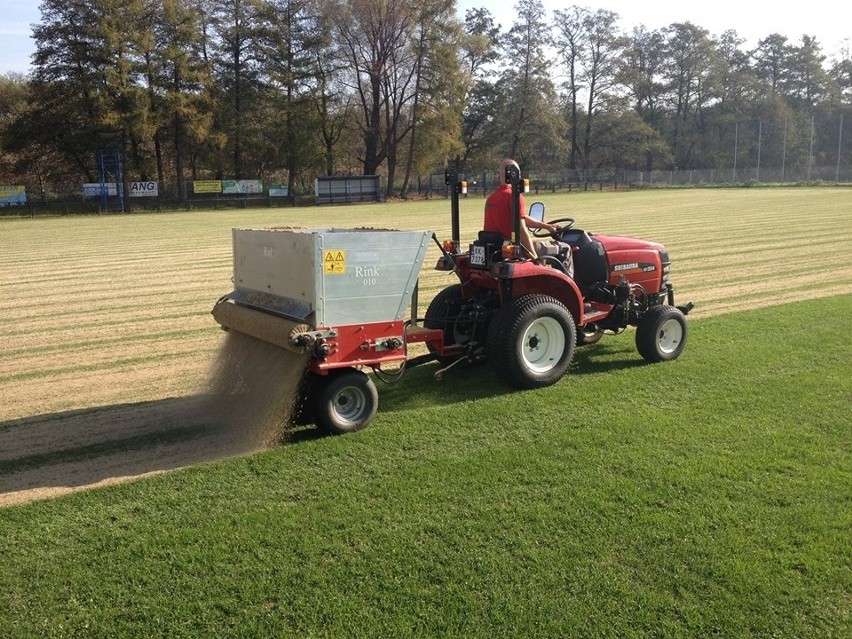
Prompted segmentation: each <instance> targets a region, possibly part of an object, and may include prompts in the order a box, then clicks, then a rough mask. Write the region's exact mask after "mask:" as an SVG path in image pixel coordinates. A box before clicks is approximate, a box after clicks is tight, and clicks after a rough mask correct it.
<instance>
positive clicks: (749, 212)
mask: <svg viewBox="0 0 852 639" xmlns="http://www.w3.org/2000/svg"><path fill="white" fill-rule="evenodd" d="M541 199H542V200H543V201H545V203H546V204H547V206H548V217H549V218H554V217H562V216H565V215H572V216H574V217H577V218H578V221H579V225H581V226H582V227H584V228H588V229H593V230H598V231H601V232H608V233H623V234H631V235H638V236H642V237H648V238H650V239H657V240H659V241H662V242H664V243H665V244H666V245H667V247H668V249H669V251H670V253H671V255H672V258H673V260H674V264H673V274H672V281H673V282H674V284H675V286H676V289H677V293H678V299H679V301H686V300H687V299H692V300H693V301H695V302H696V303H697V304H698V307H697V308H696V311H695V314H694V316H690V337H689V344H688V346H687V349H686V351H685V352H684V354H683V356H682V357H681V358H680V359H678V360H677V361H675V362H671V363H666V364H658V365H645V364H644V363H643V362H642V360H641V359H640V358H639V356H638V355H637V353H636V351H635V347H634V344H633V339H632V334H631V333H630V332H628V333H627V334H625V335H621V336H612V337H605V338H604V340H603V341H602V342H601V343H600V344H598V345H597V346H594V347H589V348H586V349H580V350H579V351H578V353H577V355H576V357H575V361H574V364H573V365H572V368H571V371H570V372H569V374H568V375H567V376H566V377H565V378H564V379H563V380H562V381H561V382H559V383H558V384H556V385H555V386H552V387H549V388H546V389H540V390H536V391H530V392H514V391H510V390H507V389H506V388H505V387H504V386H502V385H501V384H499V383H498V382H497V381H496V379H495V377H494V376H493V374H492V373H491V371H490V370H489V369H488V368H487V367H485V368H481V369H468V370H464V371H461V372H459V373H458V374H456V375H450V376H448V377H447V378H446V379H445V381H444V382H441V383H437V382H435V381H434V380H433V379H432V375H433V373H434V371H435V370H436V367H434V366H424V367H421V368H417V369H414V370H412V371H410V372H408V373H407V374H406V375H405V377H404V378H403V379H402V381H401V382H400V383H398V384H396V385H391V386H388V385H381V384H380V385H379V397H380V408H379V414H378V416H377V418H376V420H375V421H374V422H373V424H372V425H371V426H370V427H369V428H367V429H366V430H365V431H363V432H361V433H357V434H355V435H350V436H345V437H339V438H318V437H316V435H315V433H314V432H313V431H312V430H311V429H305V430H294V431H292V432H291V434H290V436H289V437H288V439H287V440H286V442H285V443H284V444H283V445H281V446H280V447H276V448H273V449H270V450H267V451H264V452H260V453H257V454H254V455H251V456H247V457H241V458H237V459H230V460H224V461H211V462H207V463H202V464H198V465H194V466H192V467H189V468H185V469H183V470H178V471H176V472H171V473H168V474H161V475H157V476H154V477H148V478H145V479H141V480H139V481H135V482H132V483H124V484H120V485H114V486H109V487H105V488H98V489H93V490H87V491H83V492H77V493H75V494H72V495H67V496H64V497H61V498H57V499H50V500H44V501H37V502H34V503H30V504H26V505H17V506H12V507H8V508H4V509H0V553H2V557H3V562H2V566H1V567H0V592H2V593H4V596H3V597H0V636H9V637H40V638H41V637H140V636H144V637H210V636H216V637H273V636H274V637H285V636H286V637H379V636H384V637H465V638H467V637H495V636H508V637H684V638H687V637H689V638H692V637H725V638H727V637H743V638H745V637H789V638H791V639H793V638H796V639H798V638H804V637H813V638H815V639H816V638H824V637H837V638H841V637H848V636H850V633H852V623H850V612H852V599H850V594H849V593H850V592H852V571H850V568H852V544H850V538H852V534H850V533H852V503H850V502H852V464H851V463H850V461H852V460H851V459H850V452H851V451H850V443H852V437H850V434H852V418H850V415H852V412H850V409H852V331H850V328H849V320H848V318H849V316H850V313H852V284H850V280H849V278H848V272H849V271H850V267H852V218H850V215H852V192H850V191H845V190H839V189H783V190H782V189H777V190H775V189H760V190H757V189H755V190H749V191H688V192H686V191H675V192H662V193H661V192H653V193H650V192H649V193H646V192H640V193H625V194H622V193H616V194H592V193H589V194H581V195H560V196H549V197H544V196H542V198H541ZM481 204H482V202H481V201H471V200H468V201H467V202H464V203H463V208H462V213H463V235H467V236H468V237H469V236H472V234H473V231H474V230H475V228H476V227H477V226H478V224H479V222H480V220H481ZM447 210H448V207H447V204H446V202H445V201H433V202H420V203H415V204H387V205H382V206H354V207H334V208H329V207H325V208H319V207H318V208H316V209H296V210H293V211H290V210H263V211H234V212H216V213H193V214H183V215H178V214H175V215H172V214H168V215H139V216H136V215H134V216H122V217H108V218H107V217H103V218H95V217H93V218H83V219H53V220H32V221H30V220H13V221H3V222H0V249H2V250H0V269H2V272H3V280H2V290H3V295H2V300H0V340H2V343H3V345H4V346H3V350H2V352H0V366H2V368H0V393H2V398H3V400H2V406H0V442H4V443H8V447H7V449H6V450H4V449H3V447H2V446H0V495H2V493H4V492H7V491H10V490H15V489H22V488H24V487H25V486H24V484H23V483H21V484H19V483H16V482H17V481H18V479H17V478H18V477H19V475H21V474H26V473H29V475H27V476H28V477H32V476H33V475H32V471H33V469H34V468H36V469H38V470H40V471H42V473H43V475H42V477H43V480H42V483H43V486H44V487H57V486H58V484H60V483H61V482H59V481H58V479H57V476H58V475H57V476H51V472H52V470H53V469H57V472H58V470H59V468H60V467H62V466H67V465H68V464H72V465H73V463H74V462H75V461H77V462H79V461H80V460H83V461H85V462H86V468H87V469H88V470H89V471H92V472H94V476H95V477H96V478H98V479H103V478H106V477H107V476H108V473H106V472H103V473H102V474H100V475H98V474H97V472H96V471H97V469H98V468H106V467H108V461H109V459H111V458H112V456H113V455H114V454H115V453H116V452H117V451H116V445H114V444H111V440H109V439H108V438H105V437H104V436H103V434H104V433H112V432H113V430H112V429H113V428H115V427H116V425H119V426H121V427H122V428H126V429H127V431H128V432H127V434H126V437H124V439H121V440H119V441H120V445H121V446H126V447H131V448H132V447H134V446H135V447H138V448H145V449H146V450H149V451H152V455H151V458H152V459H153V458H156V457H157V454H158V451H160V450H161V448H162V450H165V449H166V448H167V447H168V446H169V445H170V444H171V443H172V440H171V439H170V437H171V438H175V437H178V436H179V437H183V438H184V439H186V440H188V441H189V443H190V444H191V443H192V441H193V438H194V437H200V433H201V431H202V430H203V427H204V424H203V423H194V424H193V423H189V424H188V423H183V421H187V420H188V421H190V422H191V416H189V417H187V415H186V414H185V413H181V412H180V411H173V410H172V408H173V407H174V406H175V405H176V404H182V403H183V402H184V401H185V400H186V398H187V397H191V396H192V395H193V394H194V393H197V392H198V391H199V378H200V377H203V372H204V371H205V369H206V366H207V365H208V364H209V361H210V359H211V358H212V357H213V356H214V355H215V353H216V351H217V349H218V348H219V345H220V344H221V341H220V340H221V334H220V332H219V331H218V329H217V328H216V327H215V325H214V324H213V322H212V319H211V318H210V317H209V309H210V307H211V306H212V303H213V302H214V301H215V299H216V298H217V297H218V296H219V295H221V294H223V293H225V292H227V291H228V290H230V289H229V285H230V282H229V277H230V234H229V229H230V228H231V227H232V226H262V225H310V226H324V225H328V226H379V225H381V226H398V227H400V228H432V229H434V230H436V231H437V232H438V233H439V235H444V234H448V228H449V219H448V218H449V216H448V212H447ZM446 277H447V276H445V275H439V274H436V273H433V272H424V275H423V278H422V288H423V291H424V292H423V296H422V298H421V303H422V304H425V301H426V300H428V298H429V296H430V294H434V292H436V291H437V290H439V289H440V288H442V287H443V286H444V285H446V284H449V283H451V280H446V279H445V278H446ZM750 307H755V308H750ZM152 415H166V416H169V417H170V418H171V419H175V420H176V421H177V420H178V418H179V419H180V420H183V421H182V422H181V423H173V424H164V426H167V427H168V428H164V430H163V431H162V432H159V431H157V432H149V431H135V430H133V429H134V424H135V423H136V422H137V421H140V420H142V419H148V420H149V421H150V420H151V419H152V417H151V416H152ZM187 426H191V428H187ZM27 429H31V430H32V431H33V432H36V431H38V437H35V435H34V436H33V437H34V439H33V445H32V447H31V449H27V448H26V446H27V441H26V434H27ZM69 431H73V432H69ZM12 434H14V436H15V437H16V438H18V437H20V438H23V440H22V441H16V442H12V441H11V440H10V439H9V438H10V437H11V436H12ZM51 435H55V438H56V440H57V441H59V440H62V441H67V444H65V445H63V446H64V447H62V446H59V447H57V446H51V445H45V446H44V448H39V446H41V445H43V444H45V442H48V441H50V437H51ZM4 436H6V439H5V440H4V439H3V438H4ZM87 438H88V439H87ZM15 446H17V450H18V451H19V453H20V451H25V452H26V454H11V453H9V452H7V451H8V450H12V449H13V448H14V447H15ZM80 467H81V466H77V468H80ZM167 468H169V466H167V465H160V466H158V465H157V464H156V463H151V464H149V465H147V466H145V467H144V468H142V469H141V470H143V471H152V470H163V469H167ZM138 470H140V469H134V471H133V472H128V474H135V473H136V471H138ZM63 481H67V483H68V485H69V486H72V487H73V486H74V485H75V482H76V485H77V487H79V486H81V485H84V484H86V483H87V481H83V480H82V479H79V478H78V479H76V480H75V479H74V478H73V477H69V476H65V479H63ZM63 485H64V484H63Z"/></svg>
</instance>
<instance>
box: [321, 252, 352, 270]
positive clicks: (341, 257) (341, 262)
mask: <svg viewBox="0 0 852 639" xmlns="http://www.w3.org/2000/svg"><path fill="white" fill-rule="evenodd" d="M322 263H323V270H324V271H325V274H326V275H343V274H344V273H345V272H346V251H341V250H340V249H335V250H332V251H323V252H322Z"/></svg>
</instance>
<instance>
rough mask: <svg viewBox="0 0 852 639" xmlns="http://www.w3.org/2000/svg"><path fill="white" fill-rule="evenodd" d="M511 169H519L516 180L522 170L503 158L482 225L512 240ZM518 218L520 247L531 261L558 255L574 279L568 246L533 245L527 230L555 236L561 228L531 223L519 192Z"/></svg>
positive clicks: (532, 221) (556, 242)
mask: <svg viewBox="0 0 852 639" xmlns="http://www.w3.org/2000/svg"><path fill="white" fill-rule="evenodd" d="M507 166H514V167H515V168H516V169H517V170H518V177H520V175H521V168H520V167H519V166H518V163H517V162H515V161H514V160H512V159H511V158H506V159H504V160H503V161H502V162H500V170H499V173H498V175H499V177H500V184H499V185H498V186H497V188H496V189H494V192H493V193H491V195H489V196H488V199H487V200H485V222H484V224H483V227H482V228H483V230H485V231H496V232H498V233H501V234H502V235H503V237H504V238H505V239H507V240H510V239H512V185H511V184H507V183H506V167H507ZM519 213H520V216H521V237H520V240H521V246H523V247H524V249H525V250H526V251H527V252H528V253H529V255H530V257H532V259H536V258H537V257H539V256H541V255H553V256H558V257H559V259H560V260H562V261H563V263H564V264H565V266H566V270H567V272H568V275H569V276H573V273H574V265H573V263H572V259H571V247H570V246H569V245H568V244H565V243H564V242H559V241H558V240H553V241H547V242H544V241H540V240H537V241H536V242H533V238H532V234H531V233H530V229H543V230H545V231H547V232H548V233H550V234H551V235H553V236H554V237H556V236H557V235H558V234H559V233H560V231H561V230H562V229H561V227H559V226H555V225H553V224H548V223H547V222H544V221H541V222H539V221H538V220H534V219H533V218H531V217H529V216H528V215H527V207H526V204H525V203H524V195H523V193H521V201H520V211H519Z"/></svg>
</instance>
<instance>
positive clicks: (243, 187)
mask: <svg viewBox="0 0 852 639" xmlns="http://www.w3.org/2000/svg"><path fill="white" fill-rule="evenodd" d="M222 193H228V194H238V193H263V182H261V181H260V180H222Z"/></svg>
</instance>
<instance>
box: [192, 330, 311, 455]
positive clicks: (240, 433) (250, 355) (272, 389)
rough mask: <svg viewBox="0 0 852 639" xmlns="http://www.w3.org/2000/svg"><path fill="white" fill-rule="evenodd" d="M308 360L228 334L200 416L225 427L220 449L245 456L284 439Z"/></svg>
mask: <svg viewBox="0 0 852 639" xmlns="http://www.w3.org/2000/svg"><path fill="white" fill-rule="evenodd" d="M307 364H308V356H307V355H303V354H298V353H293V352H291V351H288V350H285V349H283V348H279V347H277V346H273V345H272V344H268V343H266V342H263V341H260V340H258V339H255V338H253V337H250V336H248V335H245V334H243V333H239V332H236V331H229V332H228V333H227V335H226V337H225V342H224V343H223V344H222V347H221V348H220V349H219V353H218V354H217V356H216V359H215V361H214V362H213V364H212V365H211V368H210V370H209V372H208V379H207V389H206V393H205V398H204V400H203V401H202V402H201V404H200V407H199V411H200V413H201V414H200V415H199V417H201V418H202V419H204V421H206V422H208V423H210V424H214V425H216V426H217V427H219V428H220V430H221V441H220V445H221V446H222V450H221V451H220V452H221V453H223V454H237V455H238V454H244V453H249V452H252V451H256V450H260V449H263V448H267V447H269V446H274V445H276V444H278V443H280V442H281V441H282V439H283V437H284V433H285V428H286V426H287V424H288V423H289V421H290V418H291V417H292V414H293V410H294V407H295V403H296V400H297V399H298V395H299V384H300V382H301V380H302V376H303V375H304V373H305V369H306V367H307Z"/></svg>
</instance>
